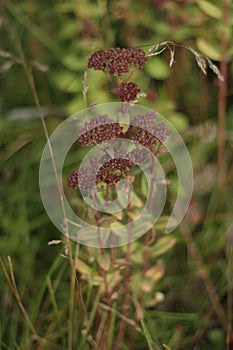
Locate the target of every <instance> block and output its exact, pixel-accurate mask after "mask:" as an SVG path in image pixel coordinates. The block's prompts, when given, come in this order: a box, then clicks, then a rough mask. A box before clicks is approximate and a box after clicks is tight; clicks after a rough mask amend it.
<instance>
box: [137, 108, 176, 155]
mask: <svg viewBox="0 0 233 350" xmlns="http://www.w3.org/2000/svg"><path fill="white" fill-rule="evenodd" d="M155 117H156V113H155V112H148V113H146V114H144V115H137V116H135V117H134V118H133V125H135V132H134V135H133V136H132V139H133V140H134V141H137V142H138V143H140V144H141V145H143V146H145V147H147V148H149V149H150V150H151V151H153V149H154V146H155V145H156V144H157V143H162V142H164V141H165V140H166V138H167V137H168V136H170V135H171V130H169V129H168V128H167V126H166V125H165V123H159V124H157V125H156V124H155V122H154V119H155ZM149 130H150V131H149Z"/></svg>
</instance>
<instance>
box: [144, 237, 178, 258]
mask: <svg viewBox="0 0 233 350" xmlns="http://www.w3.org/2000/svg"><path fill="white" fill-rule="evenodd" d="M175 244H176V240H175V239H174V238H171V237H168V236H165V237H162V238H160V239H159V240H158V241H157V243H156V244H155V245H154V246H151V247H149V250H150V253H151V256H153V257H157V256H159V255H162V254H164V253H166V252H167V251H168V250H170V249H171V248H172V247H173V246H174V245H175Z"/></svg>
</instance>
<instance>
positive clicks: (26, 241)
mask: <svg viewBox="0 0 233 350" xmlns="http://www.w3.org/2000/svg"><path fill="white" fill-rule="evenodd" d="M226 3H227V19H225V23H224V18H223V8H224V0H223V1H219V0H213V1H207V0H180V1H179V0H177V1H169V0H143V1H142V0H139V1H133V0H129V1H123V0H109V1H107V0H96V1H94V0H93V1H91V0H80V1H75V0H67V1H66V0H64V1H59V0H56V1H55V0H53V1H52V0H46V1H45V0H40V1H39V0H20V1H10V0H0V38H1V39H0V73H1V80H0V113H1V117H0V140H1V165H0V223H1V226H0V232H1V238H0V253H1V257H2V259H3V261H4V263H5V264H6V266H7V267H8V262H7V256H10V257H11V259H12V264H13V268H14V273H15V279H16V282H17V286H18V291H19V294H20V296H21V298H22V302H23V303H24V305H25V309H26V310H27V312H28V314H29V316H30V319H31V321H32V322H33V324H34V326H35V328H36V329H37V332H38V334H39V335H40V336H41V337H42V338H44V337H45V338H46V337H47V338H49V339H50V340H51V344H52V345H51V344H50V345H48V347H46V346H45V348H48V349H68V347H67V324H68V323H69V317H70V316H67V309H68V304H67V303H68V299H69V297H70V296H69V295H70V267H69V262H68V261H67V259H66V258H65V257H64V256H65V253H66V252H65V245H64V244H62V245H52V246H51V245H48V242H50V241H51V240H54V239H55V240H60V239H62V237H61V233H60V232H58V231H57V230H56V229H55V227H54V226H53V225H52V224H51V222H50V221H49V218H48V216H47V214H46V212H45V210H44V208H43V205H42V202H41V199H40V193H39V183H38V169H39V163H40V158H41V154H42V151H43V148H44V146H45V144H46V139H45V136H44V131H43V128H42V125H41V121H40V118H39V113H38V109H37V108H36V106H35V102H34V99H33V94H32V91H31V89H30V86H29V84H28V81H27V77H26V75H25V72H24V69H23V66H22V64H21V56H20V55H21V54H22V52H23V54H24V55H25V58H26V60H27V62H28V64H29V66H30V67H31V69H32V72H33V75H34V77H35V82H36V89H37V93H38V95H39V99H40V103H41V105H42V110H43V112H44V114H45V120H46V124H47V127H48V130H49V133H51V132H52V131H53V130H55V128H56V127H57V126H58V125H59V124H60V123H61V122H62V121H63V120H64V119H65V118H67V117H68V116H70V115H71V114H72V113H75V112H76V111H79V110H81V109H83V108H85V102H84V99H83V93H82V90H83V83H82V81H83V79H84V71H87V61H88V58H89V57H90V55H91V54H92V53H93V52H94V51H95V50H99V49H108V48H111V47H140V48H143V49H144V50H145V51H147V50H148V49H149V47H150V46H152V45H154V44H157V43H159V42H163V41H173V42H175V43H177V44H179V45H178V46H177V47H176V50H175V64H174V66H173V67H171V68H170V67H169V60H170V53H169V50H166V51H164V52H163V53H162V54H161V55H159V56H156V57H152V58H151V59H150V60H149V62H148V64H147V65H146V67H145V69H144V70H143V71H140V72H139V73H137V74H135V77H134V78H135V79H134V80H135V81H136V82H137V83H138V85H139V86H140V88H141V92H142V93H146V94H147V96H142V97H140V98H139V103H140V104H142V105H144V106H148V107H150V108H152V109H154V110H157V111H158V112H160V113H161V114H162V115H164V116H165V117H166V118H167V119H168V120H169V121H170V122H172V123H173V125H174V126H175V127H176V128H177V130H178V131H179V132H180V133H181V135H182V137H183V138H184V140H185V142H186V144H187V146H188V148H189V150H190V155H191V158H192V162H193V168H194V176H195V187H194V193H193V200H192V202H191V205H190V208H189V211H188V214H187V216H186V219H185V222H184V224H183V226H182V225H181V227H179V228H177V229H176V231H175V232H174V233H173V239H175V241H176V244H175V245H173V244H171V241H169V240H168V241H167V242H165V243H166V244H167V246H165V248H164V249H162V251H161V252H160V253H159V254H158V255H156V256H155V257H153V256H152V257H151V265H153V263H155V262H158V259H159V261H160V262H161V263H162V264H163V266H164V272H163V274H162V276H161V278H158V281H156V283H155V286H154V289H153V291H155V292H157V293H160V294H157V296H158V298H159V296H160V299H161V300H160V301H159V302H155V303H154V304H153V305H152V306H151V307H147V308H146V306H145V305H144V306H145V310H146V311H145V320H146V321H145V322H146V324H147V327H148V332H149V334H150V337H151V338H152V340H151V339H146V338H145V337H141V336H140V335H138V338H137V339H136V340H135V343H134V345H133V347H131V346H130V343H129V339H125V340H124V342H123V345H122V349H140V350H142V349H147V348H149V347H148V346H149V345H148V344H149V343H150V342H151V344H154V343H156V344H157V347H158V348H160V349H163V348H165V349H203V350H208V349H214V350H215V349H216V350H221V349H228V350H230V349H232V344H233V336H232V331H231V324H232V305H233V304H232V284H233V282H232V278H233V277H232V276H233V266H232V247H233V243H232V242H233V226H232V219H233V212H232V198H233V180H232V179H233V166H232V164H233V156H232V142H233V122H232V120H233V99H232V94H233V79H232V76H233V64H232V55H233V45H232V43H233V41H232V38H233V36H232V26H233V3H232V1H231V0H229V1H228V2H226ZM223 38H224V40H225V42H226V53H224V49H223ZM184 45H186V46H187V45H189V46H191V47H193V48H194V49H195V50H197V51H199V52H201V53H202V54H204V55H207V56H208V57H209V58H210V59H211V60H212V61H213V63H214V64H215V65H216V66H217V67H219V68H221V66H220V65H221V62H223V60H224V56H226V60H227V69H228V75H227V79H226V80H225V82H224V86H225V87H226V89H227V96H226V98H225V97H224V96H223V97H219V88H220V84H221V83H220V80H219V79H218V78H217V76H216V75H215V74H214V73H213V71H212V70H211V69H209V68H207V72H208V74H207V75H204V74H203V72H202V71H201V70H200V68H199V67H198V65H197V63H196V60H195V57H194V55H193V54H192V53H191V52H190V51H188V50H187V49H186V48H184ZM86 83H87V85H88V93H87V103H88V105H90V104H92V103H104V102H110V101H116V97H115V96H114V95H112V94H111V91H110V86H109V83H108V81H107V79H106V77H105V76H104V74H103V73H102V72H97V71H91V70H88V71H87V80H86ZM223 101H224V103H226V107H225V113H224V114H225V116H226V137H225V149H224V153H223V154H222V156H221V159H218V157H217V155H218V143H219V126H218V119H219V108H221V107H219V106H220V105H221V103H222V102H223ZM73 159H74V161H75V156H74V158H73ZM219 164H221V166H219ZM173 176H174V178H173V183H174V188H175V183H176V178H175V175H173ZM169 194H170V196H171V202H172V199H174V197H175V189H173V186H171V188H170V190H169ZM158 231H159V229H158ZM187 232H188V233H187ZM160 235H161V237H163V232H162V231H161V232H160ZM158 237H160V236H158ZM72 248H73V249H75V245H74V244H72ZM79 249H80V250H82V249H83V252H84V253H80V254H83V260H85V261H89V260H88V259H90V255H91V254H92V253H91V252H88V251H86V250H85V248H83V247H80V248H79ZM118 254H119V255H120V256H121V255H124V254H125V252H124V250H123V249H120V248H119V251H118ZM152 255H153V254H152ZM139 260H140V259H139ZM135 264H136V267H135V268H134V269H135V274H134V272H132V279H134V280H135V284H140V280H137V272H138V271H140V269H141V267H140V264H139V265H138V266H137V263H136V262H135ZM79 273H80V274H81V275H82V271H79ZM120 283H121V282H120ZM93 288H95V287H92V289H88V287H84V288H83V290H82V292H83V295H84V297H83V298H84V302H85V303H86V301H87V299H88V301H87V305H86V307H87V310H88V315H89V314H90V315H91V312H92V305H95V304H94V301H93V300H94V299H93V298H94V294H95V290H94V289H93ZM97 289H98V288H97ZM88 291H89V292H88ZM93 293H94V294H93ZM54 295H55V297H54ZM216 298H217V299H216ZM77 299H78V297H77ZM158 300H159V299H158ZM91 301H93V302H91ZM115 307H116V306H115ZM116 308H117V307H116ZM0 310H1V311H0V349H11V350H12V349H22V350H24V349H27V348H28V349H37V348H38V349H39V348H43V347H40V346H41V345H38V344H37V343H36V342H35V341H33V338H32V337H31V335H30V330H29V327H28V323H27V321H26V320H25V317H24V316H23V314H22V313H21V311H20V309H19V307H18V305H17V302H16V301H15V300H14V298H13V296H12V294H11V292H10V289H9V286H8V283H7V280H6V278H5V276H4V274H3V270H1V271H0ZM80 313H81V314H82V307H81V306H80V300H78V301H77V307H76V308H74V318H75V319H76V321H75V322H74V324H73V327H74V329H76V331H75V332H74V333H76V337H75V336H74V337H73V345H72V346H73V347H70V349H72V348H73V349H89V348H90V349H91V348H94V349H95V347H94V346H93V345H92V344H91V343H90V342H88V340H87V339H85V340H84V341H83V342H81V339H82V335H83V333H82V330H83V327H84V320H83V319H82V317H80V320H78V317H79V315H80ZM216 315H217V316H216ZM132 318H133V319H135V316H133V313H132ZM97 319H98V317H97ZM96 322H97V321H96ZM97 323H98V322H97ZM144 326H145V324H144V325H142V327H144ZM92 327H93V332H94V334H95V329H97V325H96V324H95V323H94V324H92ZM84 328H85V327H84ZM143 329H144V328H143ZM144 330H145V329H144ZM145 333H146V334H147V332H145ZM226 335H228V341H227V342H226ZM112 337H113V339H114V334H113V335H112ZM83 339H84V338H83ZM80 344H81V345H80ZM163 344H165V345H164V346H163ZM226 344H227V345H226ZM152 346H154V345H152ZM165 346H167V347H165ZM109 348H111V347H109ZM152 348H153V347H152ZM154 348H156V347H154ZM97 349H98V348H97ZM112 349H114V348H113V347H112Z"/></svg>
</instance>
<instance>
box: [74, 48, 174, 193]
mask: <svg viewBox="0 0 233 350" xmlns="http://www.w3.org/2000/svg"><path fill="white" fill-rule="evenodd" d="M147 60H148V58H147V57H146V56H145V51H143V50H141V49H135V48H129V49H125V48H123V49H120V48H111V49H109V50H106V51H104V50H99V51H96V52H94V53H93V55H92V56H91V57H90V58H89V60H88V68H93V69H95V70H102V71H103V72H104V73H105V74H106V75H107V77H108V78H109V79H110V81H111V82H112V83H114V76H117V84H116V86H117V87H115V88H114V90H113V92H114V94H115V95H116V96H117V97H118V98H119V99H120V101H122V102H131V101H134V100H135V99H136V97H137V95H138V93H139V92H140V89H139V88H138V86H137V84H136V83H134V82H130V81H128V80H129V79H130V78H131V77H132V75H133V73H134V72H135V71H136V70H137V69H141V68H143V67H144V66H145V64H146V62H147ZM111 76H112V77H113V79H112V77H111ZM155 117H156V113H155V112H148V113H146V114H144V115H136V116H135V117H134V118H133V121H132V124H131V125H130V127H129V128H128V130H127V131H126V132H123V127H122V126H121V125H120V124H119V123H118V122H115V121H113V120H112V119H111V118H109V116H108V115H97V116H95V117H94V118H92V120H91V121H90V122H86V123H85V124H84V127H83V128H82V129H81V130H80V132H79V133H78V135H77V136H78V142H79V144H80V145H81V146H91V145H95V144H101V143H102V142H104V141H113V140H114V139H116V138H121V137H126V138H127V139H131V140H132V141H133V142H134V144H135V148H134V149H133V150H131V151H130V152H128V153H127V151H126V150H124V149H123V148H122V147H119V148H117V149H115V150H114V152H113V153H114V154H113V155H111V156H110V154H108V153H107V152H106V154H105V155H104V156H103V157H102V159H93V160H91V162H90V164H89V165H88V166H85V167H81V169H80V170H79V171H77V170H74V171H73V172H72V173H71V174H70V176H69V178H68V186H70V187H72V188H74V189H78V188H79V189H80V190H83V191H90V190H92V189H93V188H94V187H95V186H96V185H97V184H98V183H100V182H104V183H106V184H108V185H115V184H116V183H118V182H119V181H120V180H121V179H122V178H124V177H126V176H127V173H128V172H129V171H130V170H131V169H132V168H133V167H134V165H135V164H140V163H143V162H144V160H145V159H146V157H147V156H148V151H147V150H146V149H145V148H141V147H139V146H138V145H137V143H139V144H141V145H143V146H145V147H147V148H148V149H149V150H150V151H152V152H154V153H155V148H154V146H155V145H161V144H162V143H163V142H164V141H165V140H166V138H167V136H169V135H171V131H170V130H169V129H168V128H167V127H166V125H165V123H159V124H157V125H156V124H155V122H154V120H155Z"/></svg>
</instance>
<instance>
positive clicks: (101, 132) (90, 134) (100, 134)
mask: <svg viewBox="0 0 233 350" xmlns="http://www.w3.org/2000/svg"><path fill="white" fill-rule="evenodd" d="M121 132H122V127H121V126H120V124H119V123H115V122H113V121H112V120H111V119H110V118H109V117H108V116H106V115H98V116H96V117H95V118H93V119H92V120H91V121H90V122H89V123H85V124H84V127H83V128H82V129H81V131H80V132H79V133H78V135H77V136H78V137H79V144H80V145H81V146H91V145H93V144H98V143H101V142H104V141H107V140H113V139H115V138H116V137H118V136H119V135H120V134H121Z"/></svg>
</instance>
